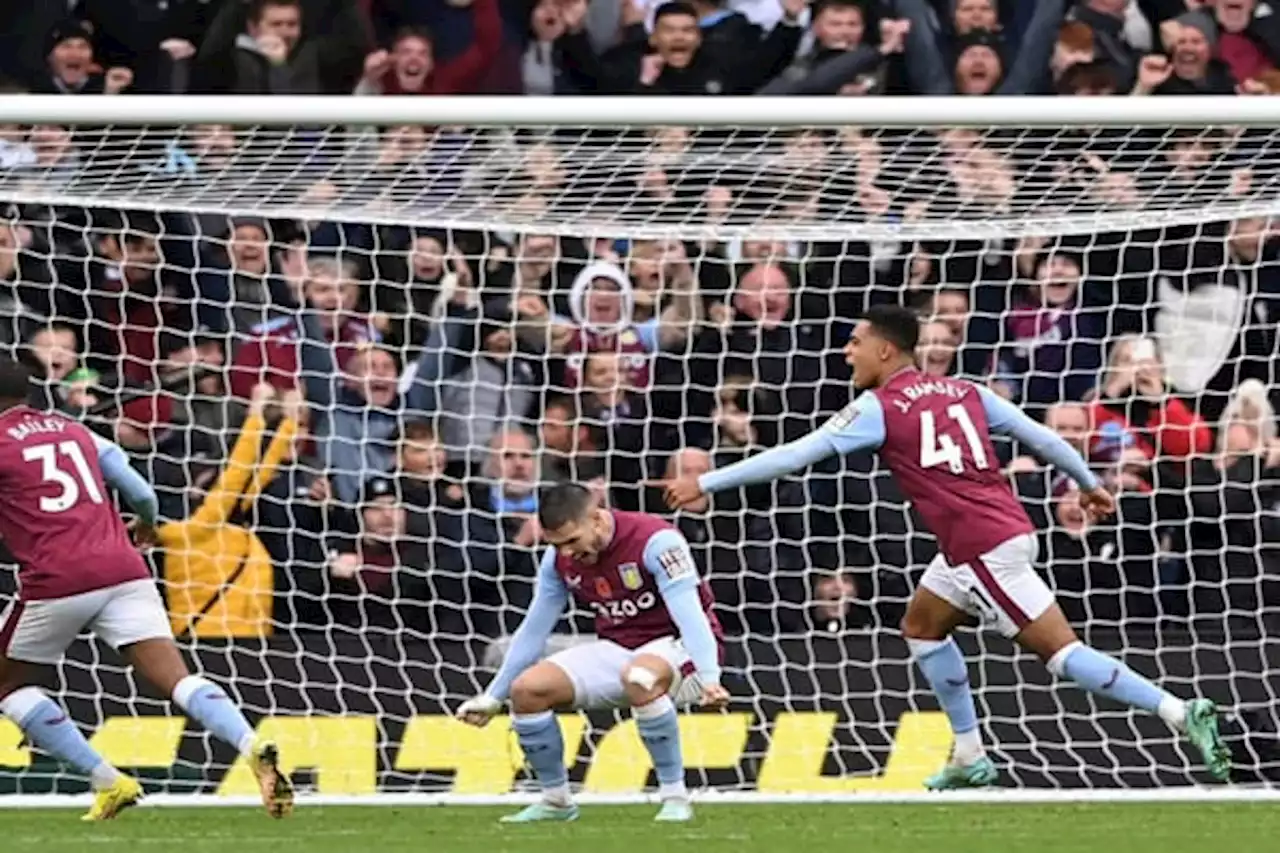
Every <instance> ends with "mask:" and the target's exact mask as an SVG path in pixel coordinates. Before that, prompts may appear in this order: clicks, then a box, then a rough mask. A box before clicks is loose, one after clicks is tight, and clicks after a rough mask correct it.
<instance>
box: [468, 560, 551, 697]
mask: <svg viewBox="0 0 1280 853" xmlns="http://www.w3.org/2000/svg"><path fill="white" fill-rule="evenodd" d="M568 603H569V590H567V589H565V585H564V582H563V581H561V580H560V576H559V575H558V574H556V549H555V548H548V549H547V550H546V552H545V553H544V554H543V555H542V563H541V564H540V565H539V566H538V579H537V583H536V585H535V586H534V590H533V602H532V603H531V604H530V605H529V612H528V614H526V615H525V617H524V621H523V622H521V623H520V627H519V628H517V629H516V632H515V634H513V635H512V637H511V647H510V648H509V649H507V655H506V657H505V658H503V661H502V666H500V667H499V668H498V674H497V675H495V676H494V677H493V681H491V682H490V683H489V688H488V689H487V690H486V691H485V692H484V696H483V697H481V698H484V699H487V700H489V702H490V704H491V705H494V704H500V703H502V702H505V701H506V699H507V696H508V694H509V693H510V691H511V684H512V682H514V681H515V680H516V677H517V676H518V675H520V673H522V672H524V671H525V670H526V669H528V668H529V667H531V666H533V665H534V664H535V663H537V662H538V659H539V658H541V657H542V652H543V650H544V649H545V648H546V645H547V638H548V637H550V636H551V632H552V631H554V630H555V627H556V623H557V622H559V621H560V617H561V616H563V615H564V608H565V605H567V604H568Z"/></svg>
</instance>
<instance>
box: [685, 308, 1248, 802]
mask: <svg viewBox="0 0 1280 853" xmlns="http://www.w3.org/2000/svg"><path fill="white" fill-rule="evenodd" d="M918 335H919V321H918V320H917V318H916V317H915V315H914V314H912V313H911V312H910V311H907V310H906V309H902V308H897V307H891V306H880V307H876V308H873V309H871V310H870V311H868V312H867V316H866V317H865V319H863V320H862V321H861V322H860V323H858V325H857V327H856V328H855V329H854V332H853V336H852V337H851V338H850V340H849V343H848V345H847V346H846V347H845V358H846V360H847V361H848V363H849V364H850V365H851V366H852V367H853V381H854V385H855V386H856V387H858V388H860V389H869V393H865V394H862V395H861V396H859V397H858V399H857V400H856V401H854V403H853V404H852V405H850V406H849V407H848V408H846V409H845V410H844V411H843V412H841V413H840V414H838V415H836V416H835V417H834V418H832V419H831V421H830V422H829V423H828V424H827V425H826V426H825V427H824V428H823V429H821V430H819V431H817V432H815V433H812V434H810V435H808V436H805V437H804V438H802V439H800V440H799V441H795V442H792V443H791V444H787V445H783V446H781V447H776V448H773V449H772V450H768V451H766V452H764V453H761V454H759V455H758V456H755V457H752V458H750V459H747V460H744V461H742V462H739V463H737V464H735V465H731V466H729V467H728V468H725V469H723V470H719V471H712V472H710V473H708V474H704V475H702V476H701V477H699V478H696V479H695V478H685V479H679V480H674V481H671V482H669V483H668V484H667V489H666V492H667V500H668V501H669V502H670V503H671V504H672V505H674V506H677V507H679V506H684V505H687V504H689V503H691V502H693V501H694V500H697V499H698V497H700V496H701V495H702V494H703V493H708V492H717V491H720V490H722V489H730V488H736V487H738V486H743V485H747V484H750V483H758V482H761V481H765V480H772V479H775V478H777V477H781V476H783V475H785V474H788V473H790V472H792V471H796V470H798V469H800V468H803V467H806V466H808V465H812V464H814V463H815V462H818V461H820V460H822V459H824V458H826V457H828V456H832V455H834V454H837V453H854V452H857V451H863V450H874V451H878V452H879V454H880V458H881V459H883V460H884V461H885V463H887V464H888V466H889V470H890V471H892V472H893V475H894V478H895V479H896V480H897V482H898V485H899V486H900V487H901V489H902V491H903V494H904V495H905V496H906V497H907V499H908V500H910V501H911V502H912V504H913V505H914V506H915V508H916V509H917V510H918V511H919V512H920V515H921V516H922V517H923V518H924V520H925V522H926V523H927V524H928V526H929V528H930V529H931V530H932V531H933V533H934V534H935V535H936V536H937V537H938V545H939V550H940V551H941V553H940V554H939V556H938V557H937V558H936V559H935V560H934V561H933V562H932V563H931V564H930V565H929V567H928V568H927V569H926V571H925V574H924V577H923V579H922V580H921V583H920V588H919V589H918V590H916V594H915V595H914V596H913V598H912V600H911V603H910V606H909V607H908V608H907V614H906V616H905V617H904V618H903V623H902V631H903V634H904V635H905V637H906V640H907V644H908V646H909V647H910V649H911V652H912V655H913V657H914V658H915V660H916V662H917V664H918V665H919V666H920V669H921V670H923V672H924V674H925V677H926V678H927V679H928V681H929V684H930V686H931V687H932V688H933V691H934V693H935V694H936V695H937V697H938V701H939V703H940V704H941V705H942V708H943V710H944V711H945V712H946V714H947V717H948V719H949V720H950V722H951V728H952V731H953V732H954V734H955V745H954V748H953V750H952V755H951V760H950V761H949V762H948V763H947V765H946V766H945V767H944V768H943V769H942V770H941V772H939V773H938V774H936V775H935V776H933V777H931V778H930V779H929V780H928V781H927V782H926V785H928V787H930V788H934V789H945V788H963V787H977V786H985V785H990V784H993V783H994V782H995V781H996V777H997V773H996V768H995V766H994V765H993V764H992V763H991V761H990V759H988V758H987V756H986V754H985V750H984V749H983V745H982V740H981V736H980V735H979V733H978V719H977V713H976V711H975V709H974V704H973V696H972V694H971V693H970V690H969V677H968V672H967V670H966V667H965V662H964V658H963V657H962V656H961V655H960V650H959V647H957V646H956V644H955V641H954V640H953V639H952V638H951V634H952V632H953V631H954V630H955V629H956V628H957V627H959V626H960V625H961V624H963V623H964V622H965V621H967V620H968V619H969V618H970V617H978V618H979V619H980V620H982V621H983V622H984V623H986V624H988V625H990V626H992V627H994V628H996V629H997V630H999V631H1000V632H1001V633H1003V634H1005V635H1006V636H1009V637H1012V638H1014V639H1016V640H1017V641H1018V642H1019V643H1020V644H1021V645H1022V646H1023V647H1024V648H1027V649H1028V650H1030V651H1032V652H1034V653H1036V654H1038V655H1039V656H1040V657H1041V658H1042V659H1043V660H1044V661H1045V662H1046V663H1047V664H1048V667H1049V670H1050V671H1051V672H1053V673H1054V674H1055V675H1057V676H1059V677H1065V678H1069V679H1071V680H1073V681H1075V682H1076V683H1077V684H1079V685H1080V686H1081V687H1084V688H1085V689H1086V690H1089V691H1091V692H1094V693H1097V694H1099V695H1102V696H1106V697H1109V698H1111V699H1114V700H1116V701H1118V702H1122V703H1125V704H1127V705H1130V706H1133V707H1137V708H1141V709H1143V710H1146V711H1149V712H1152V713H1155V714H1158V715H1159V716H1160V717H1161V718H1162V719H1164V720H1165V721H1166V722H1167V723H1168V724H1169V725H1170V726H1172V727H1173V728H1174V729H1175V730H1177V731H1180V732H1182V733H1184V734H1185V735H1186V736H1187V737H1188V739H1189V740H1190V741H1191V742H1192V743H1193V744H1194V745H1195V746H1196V748H1197V749H1198V750H1199V751H1200V753H1201V754H1202V755H1203V757H1204V761H1205V764H1206V765H1207V767H1208V769H1209V772H1210V774H1211V775H1213V776H1214V777H1215V778H1217V779H1219V780H1222V781H1225V780H1226V779H1227V777H1228V775H1229V774H1230V770H1231V759H1230V753H1229V751H1228V750H1227V748H1226V746H1225V745H1224V744H1223V742H1222V740H1221V739H1220V738H1219V736H1218V722H1217V710H1216V709H1215V707H1214V705H1213V703H1212V702H1209V701H1208V700H1204V699H1195V700H1191V701H1189V702H1184V701H1182V700H1180V699H1177V698H1175V697H1174V696H1172V695H1170V694H1169V693H1167V692H1165V691H1164V690H1161V689H1160V688H1158V687H1156V686H1155V685H1153V684H1152V683H1151V682H1149V681H1148V680H1147V679H1145V678H1143V677H1142V676H1140V675H1138V674H1137V673H1135V672H1134V671H1133V670H1131V669H1129V667H1127V666H1125V665H1124V664H1123V663H1120V662H1119V661H1116V660H1113V659H1112V658H1109V657H1107V656H1106V655H1103V654H1101V653H1100V652H1098V651H1096V650H1094V649H1092V648H1090V647H1088V646H1086V645H1084V644H1083V643H1081V642H1080V640H1079V639H1077V637H1076V635H1075V632H1074V631H1072V629H1071V627H1070V625H1069V624H1068V623H1067V620H1066V617H1065V616H1063V614H1062V610H1061V609H1060V608H1059V607H1058V605H1057V604H1056V603H1055V602H1054V600H1053V593H1052V592H1050V591H1049V588H1048V587H1047V586H1046V585H1045V583H1044V581H1043V580H1041V579H1040V576H1039V575H1037V574H1036V571H1035V569H1034V566H1033V563H1034V561H1035V559H1036V538H1035V531H1034V528H1033V527H1032V525H1031V521H1030V519H1028V518H1027V514H1026V512H1025V511H1024V510H1023V509H1022V506H1021V504H1020V503H1019V502H1018V500H1017V498H1015V497H1014V495H1013V493H1012V491H1011V489H1010V487H1009V483H1008V481H1007V480H1006V479H1005V477H1004V475H1003V474H1002V473H1001V472H1000V470H999V465H998V462H997V461H996V455H995V450H994V448H993V447H992V446H991V439H990V432H991V431H995V432H1001V433H1006V434H1009V435H1011V436H1013V437H1014V438H1016V439H1017V440H1018V441H1020V442H1021V443H1022V444H1024V445H1025V446H1027V447H1028V448H1029V449H1031V450H1033V451H1034V452H1036V453H1038V454H1039V455H1040V456H1042V457H1044V458H1045V459H1046V460H1047V461H1049V462H1052V463H1054V464H1055V465H1057V466H1058V467H1059V468H1061V469H1062V470H1064V471H1065V472H1066V473H1067V474H1069V475H1070V476H1071V477H1072V479H1074V480H1075V481H1076V482H1077V483H1078V484H1079V486H1080V490H1081V496H1080V500H1081V504H1082V505H1083V507H1084V509H1085V510H1086V511H1087V512H1088V513H1090V514H1091V515H1093V516H1095V517H1097V516H1102V515H1109V514H1111V513H1112V512H1113V511H1114V509H1115V503H1114V500H1113V499H1112V497H1111V495H1110V493H1108V492H1107V491H1106V490H1105V489H1104V488H1102V486H1101V485H1100V484H1099V482H1098V480H1097V478H1095V477H1094V475H1093V473H1092V472H1091V471H1090V470H1089V468H1088V466H1087V465H1086V464H1085V461H1084V460H1083V459H1082V458H1080V456H1079V455H1078V454H1077V453H1076V452H1075V451H1074V450H1073V449H1072V448H1071V447H1070V446H1069V445H1068V444H1067V443H1066V442H1065V441H1063V440H1062V439H1061V438H1059V437H1058V436H1057V435H1055V434H1054V433H1053V432H1052V431H1050V430H1048V429H1046V428H1045V427H1043V426H1041V425H1040V424H1037V423H1035V422H1034V421H1032V420H1031V419H1030V418H1028V417H1027V416H1026V415H1024V414H1023V413H1022V412H1021V411H1019V410H1018V409H1017V408H1016V407H1014V406H1013V405H1011V404H1009V403H1008V402H1007V401H1005V400H1003V399H1001V398H1000V397H998V396H996V395H995V394H993V393H991V392H990V391H989V390H987V389H986V388H982V387H980V386H977V385H973V384H972V383H969V382H962V381H959V380H954V379H939V378H936V377H931V376H927V375H925V374H923V373H921V372H920V371H919V370H917V369H916V368H915V364H914V362H913V355H912V354H913V353H914V352H915V347H916V340H917V337H918Z"/></svg>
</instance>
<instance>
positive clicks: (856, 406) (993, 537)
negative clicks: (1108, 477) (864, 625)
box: [699, 369, 1098, 564]
mask: <svg viewBox="0 0 1280 853" xmlns="http://www.w3.org/2000/svg"><path fill="white" fill-rule="evenodd" d="M992 432H997V433H1002V434H1005V435H1009V436H1012V437H1013V438H1015V439H1017V440H1018V441H1019V442H1021V443H1022V444H1023V445H1025V446H1026V447H1027V448H1028V449H1029V450H1031V451H1032V452H1034V453H1036V454H1038V455H1039V456H1041V457H1043V458H1044V459H1045V460H1046V461H1048V462H1051V463H1052V464H1054V465H1056V466H1058V467H1059V468H1061V469H1062V470H1064V471H1065V472H1066V473H1067V474H1068V475H1070V476H1071V478H1072V479H1074V480H1075V481H1076V482H1077V483H1079V484H1081V486H1082V487H1084V488H1086V489H1091V488H1094V487H1096V486H1097V484H1098V481H1097V478H1096V477H1095V476H1094V475H1093V473H1092V472H1091V471H1090V470H1089V467H1088V465H1087V463H1086V462H1085V461H1084V459H1082V458H1081V457H1080V455H1079V454H1078V453H1076V451H1075V450H1074V449H1073V448H1072V447H1071V446H1070V445H1069V444H1067V443H1066V441H1064V440H1063V439H1062V438H1061V437H1059V436H1058V435H1057V434H1055V433H1054V432H1053V431H1052V430H1050V429H1048V428H1046V427H1044V426H1042V425H1041V424H1038V423H1036V422H1035V421H1033V420H1032V419H1031V418H1029V417H1027V415H1025V414H1023V413H1022V411H1020V410H1019V409H1018V408H1017V407H1016V406H1014V405H1013V404H1011V403H1009V402H1008V401H1007V400H1004V399H1002V398H1001V397H999V396H997V395H996V394H995V393H993V392H992V391H990V390H989V389H987V388H984V387H982V386H979V385H975V384H973V383H971V382H965V381H963V380H957V379H950V378H938V377H932V376H928V375H926V374H924V373H922V372H920V371H918V370H915V369H905V370H901V371H899V372H898V373H896V374H895V375H894V376H892V377H890V379H889V381H888V382H886V383H885V384H884V385H883V386H881V387H879V388H877V389H875V390H874V391H870V392H868V393H864V394H862V395H861V396H859V397H858V398H857V399H856V400H855V401H854V402H853V403H851V404H850V405H849V406H848V407H846V408H845V409H844V410H843V411H841V412H840V413H839V414H837V415H836V416H835V417H833V418H832V419H831V420H830V421H828V422H827V424H826V425H825V426H824V427H823V428H822V429H820V430H818V431H817V432H814V433H811V434H810V435H807V436H805V437H804V438H802V439H800V440H798V441H794V442H792V443H790V444H786V445H783V446H781V447H775V448H773V449H771V450H768V451H765V452H764V453H761V454H759V455H758V456H754V457H752V458H750V459H747V460H745V461H743V462H739V463H738V464H736V465H732V466H730V467H728V468H724V469H722V470H718V471H712V472H710V473H707V474H704V475H702V477H701V478H700V479H699V483H700V485H701V486H702V488H703V490H704V491H707V492H716V491H721V490H723V489H728V488H734V487H737V486H741V485H746V484H749V483H756V482H761V481H764V480H772V479H776V478H778V477H780V476H783V475H785V474H788V473H790V472H792V471H796V470H798V469H800V468H804V467H807V466H809V465H813V464H814V463H816V462H819V461H821V460H823V459H826V458H827V457H829V456H833V455H836V454H848V453H855V452H859V451H875V452H878V453H879V454H880V456H881V458H882V459H883V460H884V461H885V463H886V464H887V465H888V466H889V469H890V470H891V471H892V472H893V475H894V477H895V479H896V480H897V482H898V484H899V486H900V487H901V488H902V491H903V494H904V495H905V496H906V497H907V499H908V500H910V501H911V502H912V503H913V504H914V505H915V507H916V509H917V510H918V511H919V512H920V514H921V517H922V518H923V519H924V521H925V523H926V524H927V525H928V526H929V529H930V530H931V531H932V532H933V533H934V535H936V536H937V537H938V542H939V546H940V549H941V550H942V552H943V554H945V555H946V557H947V559H948V560H949V561H951V562H952V563H953V564H958V563H963V562H966V561H967V560H969V559H972V558H974V557H976V556H978V555H980V554H983V553H986V552H987V551H990V550H991V549H992V548H994V547H995V546H996V545H999V544H1000V543H1001V542H1004V541H1007V540H1009V539H1011V538H1013V537H1014V536H1018V535H1020V534H1023V533H1031V532H1033V530H1034V528H1033V526H1032V524H1031V522H1030V520H1029V519H1028V518H1027V515H1026V512H1025V511H1024V510H1023V509H1022V506H1021V504H1020V503H1019V502H1018V500H1017V498H1016V497H1014V495H1013V493H1012V491H1011V489H1010V487H1009V483H1008V480H1007V479H1006V478H1005V476H1004V475H1003V473H1002V472H1001V470H1000V464H999V462H998V460H997V458H996V453H995V449H994V448H993V447H992V444H991V438H990V434H991V433H992Z"/></svg>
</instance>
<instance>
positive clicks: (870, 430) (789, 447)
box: [698, 394, 884, 494]
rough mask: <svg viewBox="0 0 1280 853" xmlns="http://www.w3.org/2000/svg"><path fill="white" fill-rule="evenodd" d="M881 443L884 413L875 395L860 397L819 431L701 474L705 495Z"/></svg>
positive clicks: (871, 448) (700, 483)
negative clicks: (725, 466)
mask: <svg viewBox="0 0 1280 853" xmlns="http://www.w3.org/2000/svg"><path fill="white" fill-rule="evenodd" d="M883 442H884V411H883V410H882V409H881V408H880V401H879V400H878V399H877V398H876V396H875V395H874V394H863V395H862V396H860V397H859V398H858V399H857V400H855V401H854V402H853V403H851V404H849V405H848V406H846V407H845V409H844V410H843V411H842V412H840V413H839V414H838V415H836V416H835V417H833V418H832V419H831V420H829V421H827V423H826V424H824V425H823V427H822V429H820V430H818V431H817V432H812V433H809V434H808V435H806V436H805V437H804V438H801V439H797V440H796V441H792V442H790V443H788V444H783V445H781V446H779V447H774V448H772V449H770V450H766V451H765V452H764V453H759V454H757V455H755V456H752V457H751V458H749V459H744V460H742V461H741V462H736V463H734V464H733V465H730V466H729V467H727V468H721V469H719V470H716V471H711V472H708V473H706V474H703V475H702V476H701V477H699V478H698V485H699V486H700V487H701V488H702V491H703V492H705V493H708V494H709V493H711V492H719V491H722V490H724V489H733V488H737V487H739V486H749V485H752V484H753V483H764V482H767V481H769V480H776V479H778V478H779V477H782V476H785V475H787V474H790V473H792V472H793V471H798V470H800V469H801V468H807V467H809V466H810V465H813V464H814V463H816V462H821V461H822V460H823V459H826V458H827V457H828V456H834V455H835V454H837V453H841V454H847V453H855V452H857V451H859V450H874V449H875V448H877V447H879V446H880V445H881V444H882V443H883Z"/></svg>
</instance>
